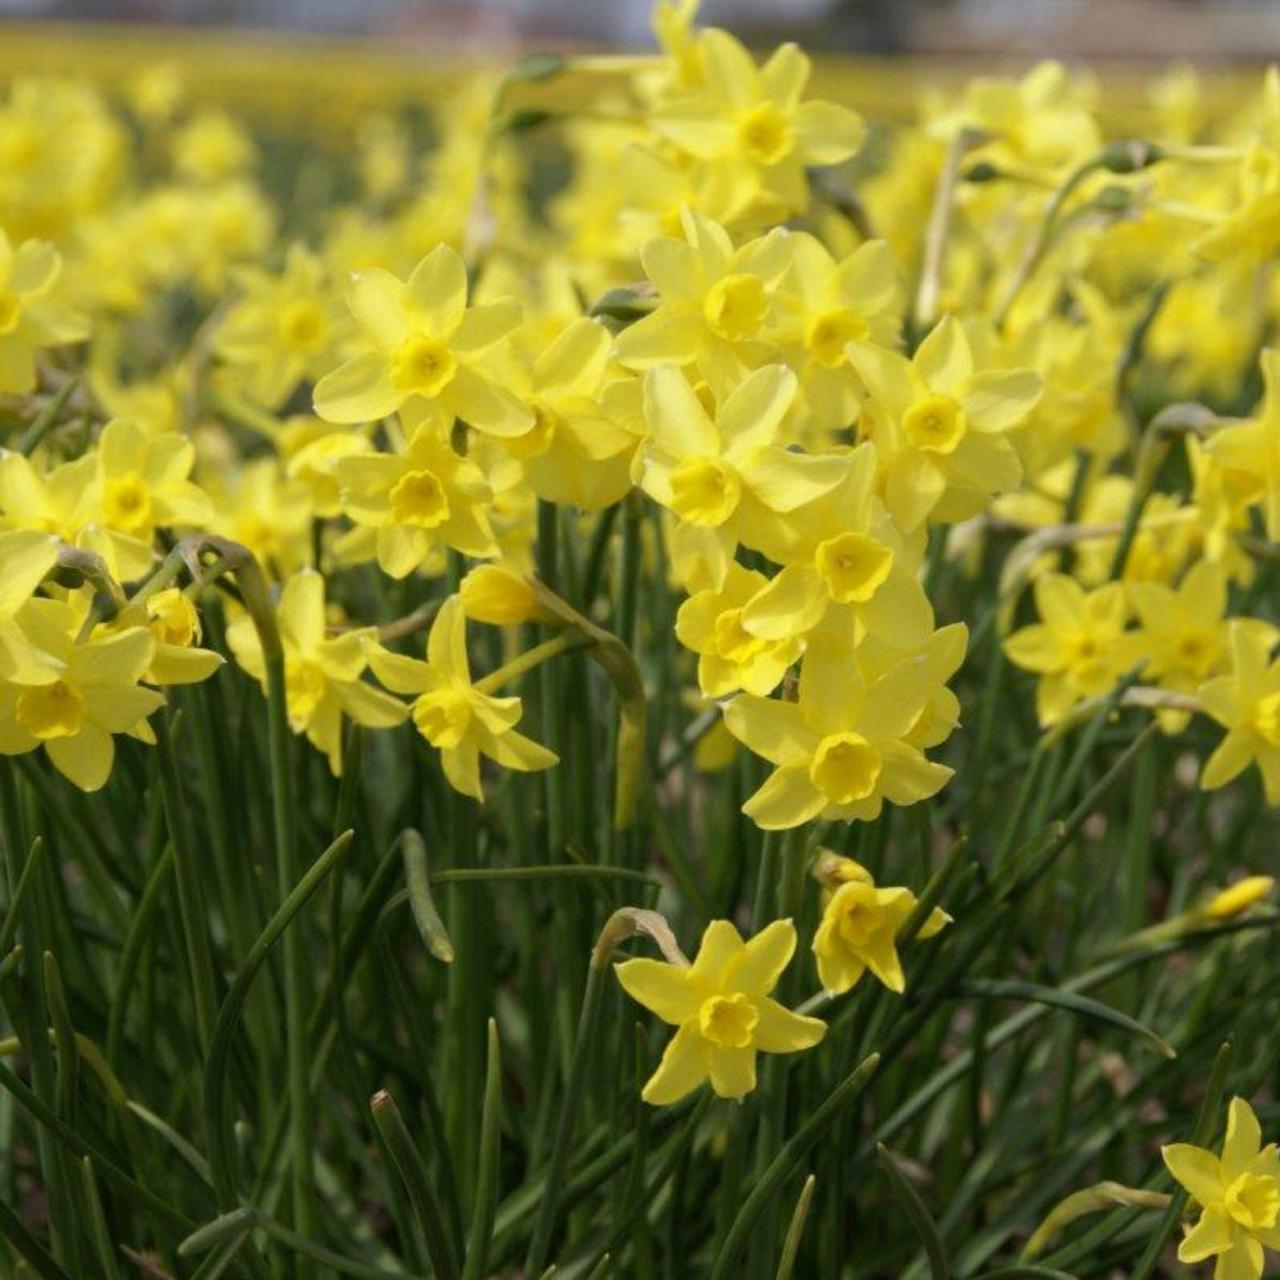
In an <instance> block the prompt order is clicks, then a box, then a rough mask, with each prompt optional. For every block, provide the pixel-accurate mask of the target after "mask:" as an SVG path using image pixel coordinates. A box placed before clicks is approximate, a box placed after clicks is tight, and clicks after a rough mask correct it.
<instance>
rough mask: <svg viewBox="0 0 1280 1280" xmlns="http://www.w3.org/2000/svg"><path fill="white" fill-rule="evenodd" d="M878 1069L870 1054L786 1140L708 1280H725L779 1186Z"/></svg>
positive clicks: (747, 1202)
mask: <svg viewBox="0 0 1280 1280" xmlns="http://www.w3.org/2000/svg"><path fill="white" fill-rule="evenodd" d="M879 1065H880V1055H879V1054H878V1053H873V1054H871V1056H870V1057H868V1058H864V1059H863V1060H862V1062H861V1063H859V1064H858V1066H856V1067H855V1068H854V1069H853V1070H852V1071H851V1072H850V1073H849V1075H848V1076H846V1077H845V1079H844V1080H843V1081H841V1083H840V1084H838V1085H837V1086H836V1087H835V1088H834V1089H833V1090H832V1091H831V1093H830V1094H828V1095H827V1099H826V1101H825V1102H823V1104H822V1105H821V1106H820V1107H818V1108H817V1110H815V1111H814V1112H813V1113H812V1114H811V1115H810V1116H809V1118H808V1119H807V1120H806V1121H805V1122H804V1124H802V1125H801V1126H800V1128H799V1129H797V1130H796V1132H795V1133H793V1134H792V1135H791V1137H790V1138H788V1139H787V1141H786V1143H785V1144H784V1145H783V1148H782V1150H781V1151H779V1152H778V1154H777V1155H776V1156H774V1158H773V1162H772V1163H771V1164H770V1165H769V1167H768V1168H767V1169H766V1170H765V1171H764V1173H763V1174H762V1175H761V1176H760V1177H759V1178H758V1179H757V1181H756V1185H755V1186H754V1187H752V1188H751V1194H750V1195H748V1196H747V1198H746V1199H745V1200H744V1201H743V1202H742V1207H741V1208H740V1209H739V1210H738V1216H737V1217H736V1218H734V1220H733V1225H732V1226H731V1227H730V1228H729V1231H728V1233H727V1234H726V1235H725V1239H724V1244H722V1245H721V1246H720V1253H719V1255H718V1256H717V1258H716V1260H715V1265H714V1267H713V1268H712V1271H711V1280H728V1277H729V1276H730V1275H731V1274H732V1273H733V1268H734V1266H735V1265H736V1264H737V1261H738V1255H739V1254H740V1253H741V1252H742V1250H743V1249H744V1248H745V1247H746V1244H747V1240H748V1238H749V1237H750V1235H751V1232H752V1230H753V1229H754V1227H755V1225H756V1223H757V1222H759V1221H760V1215H761V1214H762V1213H764V1211H765V1208H766V1206H767V1205H768V1204H769V1202H770V1200H772V1199H773V1197H774V1196H775V1195H776V1194H777V1193H778V1191H779V1190H780V1189H781V1187H782V1184H783V1182H784V1181H786V1179H787V1178H788V1177H789V1176H790V1174H791V1172H792V1171H793V1170H794V1169H795V1167H796V1166H797V1165H798V1164H799V1163H800V1161H801V1160H803V1159H804V1157H805V1156H806V1155H807V1154H808V1153H809V1150H810V1148H811V1147H814V1146H816V1145H817V1143H818V1142H820V1141H821V1140H822V1138H823V1137H825V1136H826V1135H827V1134H829V1133H830V1132H831V1131H832V1127H833V1125H834V1124H835V1121H836V1120H837V1119H839V1117H840V1116H841V1115H843V1114H844V1112H845V1109H846V1108H847V1107H849V1106H850V1105H852V1103H853V1102H855V1101H856V1100H857V1098H858V1096H859V1095H860V1094H861V1093H862V1091H863V1089H865V1088H866V1086H867V1084H868V1082H869V1081H870V1080H871V1077H872V1076H873V1075H875V1072H876V1068H877V1067H878V1066H879Z"/></svg>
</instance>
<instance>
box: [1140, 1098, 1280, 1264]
mask: <svg viewBox="0 0 1280 1280" xmlns="http://www.w3.org/2000/svg"><path fill="white" fill-rule="evenodd" d="M1160 1154H1161V1155H1162V1156H1163V1157H1164V1162H1165V1164H1166V1165H1167V1166H1168V1169H1169V1172H1170V1173H1171V1174H1173V1176H1174V1177H1175V1178H1176V1179H1177V1180H1178V1182H1179V1183H1180V1184H1181V1185H1182V1186H1183V1187H1185V1188H1186V1190H1187V1192H1188V1194H1189V1195H1190V1196H1191V1199H1192V1200H1193V1201H1194V1202H1195V1203H1196V1204H1197V1205H1199V1206H1200V1218H1199V1220H1198V1221H1197V1222H1196V1224H1195V1226H1194V1227H1192V1228H1191V1229H1190V1230H1189V1231H1188V1232H1187V1234H1186V1235H1185V1236H1184V1237H1183V1238H1182V1242H1181V1243H1180V1244H1179V1245H1178V1261H1179V1262H1184V1263H1192V1264H1194V1263H1197V1262H1204V1261H1206V1260H1207V1259H1209V1258H1214V1259H1216V1262H1215V1266H1214V1272H1213V1274H1214V1280H1258V1277H1259V1276H1261V1275H1262V1271H1263V1261H1264V1259H1263V1249H1264V1248H1267V1249H1280V1154H1278V1153H1277V1151H1276V1144H1275V1143H1274V1142H1270V1143H1268V1144H1267V1145H1266V1146H1265V1147H1264V1146H1263V1145H1262V1130H1261V1128H1260V1127H1259V1125H1258V1118H1257V1116H1255V1115H1254V1114H1253V1108H1252V1107H1251V1106H1250V1105H1249V1104H1248V1102H1246V1101H1245V1100H1244V1099H1243V1098H1232V1099H1231V1106H1230V1107H1229V1109H1228V1111H1227V1134H1226V1138H1225V1139H1224V1140H1223V1144H1222V1153H1221V1155H1216V1156H1215V1155H1214V1154H1213V1152H1211V1151H1206V1150H1204V1148H1203V1147H1196V1146H1192V1145H1191V1144H1190V1143H1187V1142H1175V1143H1173V1144H1172V1145H1170V1146H1167V1147H1164V1148H1162V1149H1161V1152H1160Z"/></svg>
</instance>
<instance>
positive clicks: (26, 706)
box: [17, 680, 84, 741]
mask: <svg viewBox="0 0 1280 1280" xmlns="http://www.w3.org/2000/svg"><path fill="white" fill-rule="evenodd" d="M17 718H18V723H19V724H20V725H21V726H22V727H23V728H24V729H25V730H26V731H27V732H28V733H29V734H31V735H32V736H33V737H36V738H41V739H43V740H45V741H48V740H49V739H50V738H72V737H74V736H75V735H76V734H77V733H79V732H80V727H81V725H82V724H83V723H84V699H83V698H82V697H81V696H80V693H79V691H78V690H76V689H73V688H72V687H71V686H70V685H68V684H63V683H62V681H61V680H55V681H54V682H53V683H52V684H42V685H37V686H35V687H34V688H29V689H23V691H22V692H21V693H20V694H19V695H18V706H17Z"/></svg>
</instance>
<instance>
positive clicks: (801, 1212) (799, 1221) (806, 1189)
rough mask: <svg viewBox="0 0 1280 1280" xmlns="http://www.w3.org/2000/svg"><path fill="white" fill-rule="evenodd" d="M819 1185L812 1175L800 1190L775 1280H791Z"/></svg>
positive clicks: (774, 1275)
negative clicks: (815, 1191) (815, 1188)
mask: <svg viewBox="0 0 1280 1280" xmlns="http://www.w3.org/2000/svg"><path fill="white" fill-rule="evenodd" d="M817 1183H818V1180H817V1178H815V1177H814V1176H813V1174H810V1175H809V1176H808V1177H807V1178H806V1179H805V1180H804V1186H803V1187H801V1188H800V1197H799V1199H798V1200H797V1201H796V1207H795V1209H793V1210H792V1213H791V1224H790V1225H789V1226H788V1227H787V1234H786V1237H785V1238H784V1239H783V1241H782V1256H781V1257H780V1258H779V1259H778V1269H777V1271H775V1272H774V1273H773V1280H791V1273H792V1272H793V1271H794V1270H795V1266H796V1256H797V1254H799V1252H800V1238H801V1237H802V1236H803V1235H804V1224H805V1222H806V1220H807V1219H808V1217H809V1203H810V1201H811V1200H812V1199H813V1189H814V1187H815V1186H817Z"/></svg>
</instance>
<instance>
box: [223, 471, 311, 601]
mask: <svg viewBox="0 0 1280 1280" xmlns="http://www.w3.org/2000/svg"><path fill="white" fill-rule="evenodd" d="M200 479H201V484H202V487H203V488H204V489H205V491H206V492H207V493H208V494H209V495H210V497H211V498H212V500H213V505H214V510H213V516H212V518H211V520H210V525H209V527H210V530H211V531H212V532H214V533H217V534H220V535H221V536H222V537H225V538H230V539H231V540H232V541H233V542H238V543H240V545H241V546H244V547H247V548H248V549H249V550H250V551H251V552H252V553H253V555H254V557H255V558H256V559H257V561H258V563H259V564H260V565H262V567H263V569H264V570H265V572H267V573H268V574H269V575H271V576H272V577H273V578H275V579H277V580H283V579H285V578H287V577H288V576H289V575H290V574H292V573H296V572H297V571H298V570H299V569H302V568H306V567H307V566H309V565H310V564H311V553H312V538H311V527H312V526H311V522H312V516H313V514H314V508H313V505H312V500H311V491H310V489H309V488H308V486H307V484H306V483H305V482H304V481H303V480H301V479H296V478H294V477H291V476H289V475H288V474H287V473H286V472H285V470H284V468H283V467H282V466H281V465H280V462H279V460H278V459H276V458H274V457H268V458H252V459H250V460H249V461H247V462H245V463H243V464H242V465H239V466H237V467H235V468H234V469H230V468H228V469H225V470H218V471H212V470H202V471H201V474H200Z"/></svg>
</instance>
